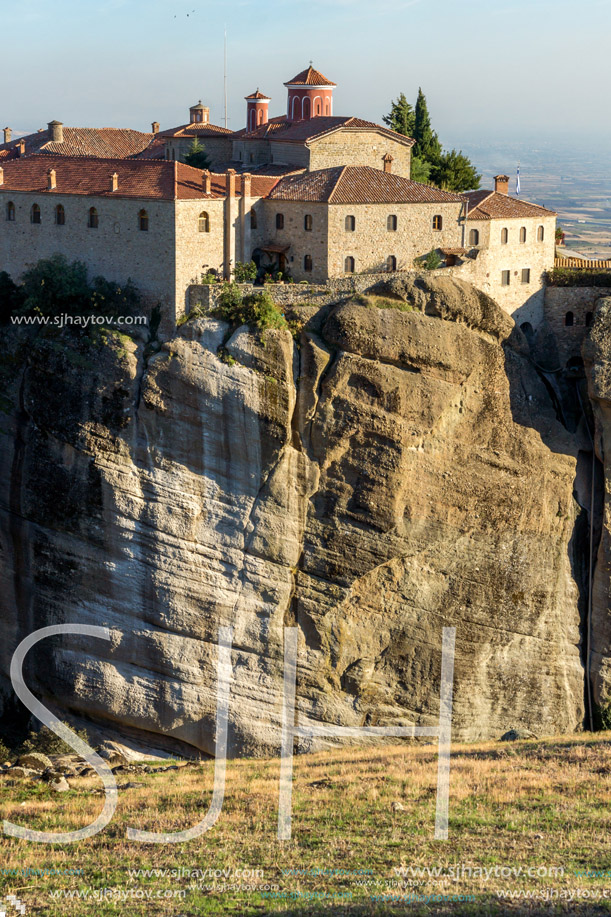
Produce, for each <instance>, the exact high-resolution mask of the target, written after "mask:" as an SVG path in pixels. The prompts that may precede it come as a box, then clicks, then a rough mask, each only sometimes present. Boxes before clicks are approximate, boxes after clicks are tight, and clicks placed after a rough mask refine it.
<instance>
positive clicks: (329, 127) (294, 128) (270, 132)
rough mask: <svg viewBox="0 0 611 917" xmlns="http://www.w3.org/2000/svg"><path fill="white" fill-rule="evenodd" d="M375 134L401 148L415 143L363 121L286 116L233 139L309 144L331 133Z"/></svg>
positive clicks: (360, 119) (344, 118) (410, 139)
mask: <svg viewBox="0 0 611 917" xmlns="http://www.w3.org/2000/svg"><path fill="white" fill-rule="evenodd" d="M338 130H347V131H353V132H356V131H364V130H366V131H376V133H378V134H382V135H383V136H384V137H389V138H392V139H393V140H396V141H397V142H398V143H401V144H403V145H404V146H409V147H412V146H413V145H414V143H415V141H414V140H412V138H411V137H405V136H404V135H403V134H397V133H396V131H391V130H389V128H387V127H382V125H380V124H376V123H375V122H374V121H364V120H363V119H362V118H351V117H340V116H338V117H335V116H333V117H319V118H311V119H310V120H309V121H289V120H288V119H287V117H286V115H282V116H281V117H279V118H271V119H270V120H269V121H268V122H267V124H261V125H260V126H259V127H257V128H255V130H254V131H250V133H248V132H246V131H245V130H241V131H237V132H236V133H235V134H234V138H235V139H239V138H240V137H243V138H244V139H245V140H278V141H281V142H282V143H300V144H303V143H308V142H309V141H311V140H317V139H318V138H319V137H323V136H325V135H327V134H331V133H333V131H338Z"/></svg>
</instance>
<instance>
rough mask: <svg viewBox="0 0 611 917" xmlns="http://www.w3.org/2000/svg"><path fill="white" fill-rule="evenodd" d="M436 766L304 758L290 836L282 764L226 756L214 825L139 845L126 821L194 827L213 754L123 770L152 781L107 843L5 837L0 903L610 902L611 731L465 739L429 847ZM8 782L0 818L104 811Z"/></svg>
mask: <svg viewBox="0 0 611 917" xmlns="http://www.w3.org/2000/svg"><path fill="white" fill-rule="evenodd" d="M436 761H437V758H436V748H435V747H434V746H432V745H414V744H413V743H411V744H404V745H400V746H399V745H393V746H389V747H385V748H362V747H361V748H359V749H348V750H342V751H330V752H325V753H320V754H316V755H311V756H307V757H301V758H296V759H295V776H294V798H293V837H292V839H291V840H290V841H287V842H279V841H278V840H277V839H276V827H277V808H278V774H279V764H278V761H277V760H240V761H233V762H230V763H229V764H228V768H227V787H226V795H225V802H224V805H223V810H222V812H221V815H220V818H219V820H218V822H217V824H216V825H215V827H213V828H212V830H210V831H209V832H208V833H207V834H205V835H204V836H203V837H202V838H199V839H198V840H195V841H192V842H190V843H185V844H180V845H164V846H157V845H156V846H150V845H144V844H135V843H132V842H128V841H127V840H126V837H125V833H126V828H127V827H128V826H132V827H135V828H141V829H145V830H151V831H161V830H164V831H176V830H181V829H184V828H186V827H190V826H191V825H193V824H195V823H196V822H198V821H199V820H200V819H201V818H202V817H203V816H204V814H205V813H206V811H207V809H208V805H209V800H210V795H211V789H212V780H213V768H214V765H213V763H212V762H209V763H205V764H201V765H194V766H189V767H185V768H181V769H180V770H176V771H167V772H164V773H156V774H154V773H149V774H142V775H137V776H133V775H129V776H125V775H122V774H118V775H117V782H118V783H119V785H121V784H122V783H125V782H126V781H128V780H129V781H131V782H135V783H138V784H141V785H140V786H135V787H132V788H130V789H125V790H123V791H121V792H120V794H119V797H120V798H119V805H118V808H117V811H116V813H115V817H114V819H113V821H112V822H111V824H110V825H109V826H108V827H107V828H106V829H105V830H104V831H103V832H102V833H101V834H98V835H97V836H96V837H94V838H92V839H90V840H87V841H83V842H81V843H79V844H76V845H67V846H63V845H62V846H60V845H52V846H50V845H43V844H33V843H30V842H27V841H20V840H16V839H13V838H6V837H4V838H3V839H2V840H1V841H0V844H1V849H2V858H1V866H0V873H1V876H0V878H1V881H2V886H3V888H2V896H6V895H8V894H14V895H15V896H17V897H18V898H19V899H20V900H21V901H23V903H24V904H25V905H26V915H30V914H41V915H50V917H55V915H62V917H63V915H66V917H72V915H75V917H76V915H79V917H80V915H95V917H98V915H99V917H106V915H117V914H126V915H132V914H134V915H147V917H152V915H158V914H159V915H161V914H163V915H170V917H179V915H184V917H186V915H199V914H202V915H211V914H240V915H262V914H290V915H309V914H338V915H369V914H412V915H421V914H422V915H424V914H526V913H528V914H554V913H581V914H606V913H610V912H611V808H610V804H611V780H610V774H611V733H598V734H596V735H593V736H592V735H581V736H578V737H575V736H571V737H563V738H557V739H549V740H545V741H525V742H516V743H498V742H497V743H488V744H481V745H456V746H454V747H453V752H452V772H451V790H450V837H449V840H448V841H447V842H440V841H437V842H436V841H435V840H434V820H435V795H436V794H435V790H436V778H437V773H436ZM0 783H1V790H2V792H1V795H0V799H1V802H2V805H1V810H2V816H3V818H7V819H9V820H10V821H13V822H16V823H17V824H20V825H23V826H24V827H29V828H35V829H44V830H53V831H58V830H64V831H65V830H70V829H74V828H77V827H81V826H83V825H85V824H87V823H88V822H89V821H91V820H93V818H94V817H95V816H96V815H97V814H98V813H99V811H100V809H101V805H102V800H101V796H100V795H99V794H98V793H96V792H95V790H96V788H97V787H98V785H99V784H98V782H97V778H82V779H79V780H73V781H71V784H72V789H71V790H70V791H69V792H67V793H62V794H58V793H55V792H53V791H51V790H50V789H49V788H48V787H47V785H45V784H42V783H41V782H36V783H29V782H27V781H25V780H21V781H16V780H15V781H13V782H12V783H11V782H10V781H9V780H8V778H6V777H3V778H2V779H1V781H0ZM37 870H38V871H45V870H48V871H49V872H47V873H46V874H41V873H40V872H39V873H38V874H37V873H36V871H37ZM66 870H81V872H80V874H78V875H69V874H66V872H65V871H66ZM136 870H144V872H141V873H140V874H136V873H135V871H136ZM172 870H174V873H172ZM205 870H209V872H207V873H205V872H204V871H205ZM214 870H219V871H220V873H219V875H217V876H214V875H213V872H211V871H214ZM528 870H530V873H531V874H530V875H529V874H528V872H527V871H528ZM28 871H31V872H30V873H29V874H28ZM52 871H55V874H52ZM198 871H199V872H198ZM249 871H258V874H257V875H253V873H252V872H249ZM607 871H608V875H607V876H605V872H607ZM596 873H598V875H595V874H596ZM519 893H523V895H522V898H520V897H518V895H519ZM605 893H606V894H607V895H608V896H609V897H608V899H605V898H604V895H605ZM503 894H504V895H508V896H509V895H514V897H502V895H503ZM500 895H501V897H500ZM529 896H530V897H529ZM461 898H462V900H460V899H461ZM435 899H439V900H435ZM467 899H471V900H467ZM0 911H2V906H0ZM12 913H14V911H12V910H11V909H10V908H9V909H8V910H7V917H9V915H11V914H12ZM15 913H16V912H15Z"/></svg>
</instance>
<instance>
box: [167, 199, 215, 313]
mask: <svg viewBox="0 0 611 917" xmlns="http://www.w3.org/2000/svg"><path fill="white" fill-rule="evenodd" d="M204 211H205V212H206V213H207V214H208V217H209V226H210V232H200V231H199V217H200V214H201V213H203V212H204ZM224 238H225V201H224V200H223V199H216V200H195V201H177V202H176V288H175V296H176V314H177V316H178V315H181V314H182V312H183V311H184V308H185V291H186V289H187V287H189V285H190V284H192V283H193V282H194V281H195V282H197V281H198V280H199V279H200V276H201V274H203V273H206V272H207V271H208V270H209V269H210V268H214V270H216V271H218V272H220V273H222V271H223V262H224Z"/></svg>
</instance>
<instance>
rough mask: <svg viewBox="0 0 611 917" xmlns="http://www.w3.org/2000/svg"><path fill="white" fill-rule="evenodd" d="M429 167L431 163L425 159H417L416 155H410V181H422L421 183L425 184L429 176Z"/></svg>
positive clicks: (430, 167)
mask: <svg viewBox="0 0 611 917" xmlns="http://www.w3.org/2000/svg"><path fill="white" fill-rule="evenodd" d="M431 169H432V165H431V163H430V162H427V161H426V159H418V157H417V156H412V168H411V172H410V175H411V178H412V181H419V182H422V184H423V185H426V184H427V182H429V181H430V178H431Z"/></svg>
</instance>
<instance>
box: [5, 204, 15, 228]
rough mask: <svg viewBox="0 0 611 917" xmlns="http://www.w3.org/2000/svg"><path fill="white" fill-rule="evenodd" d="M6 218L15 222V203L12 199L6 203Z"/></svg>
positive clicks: (10, 221)
mask: <svg viewBox="0 0 611 917" xmlns="http://www.w3.org/2000/svg"><path fill="white" fill-rule="evenodd" d="M6 218H7V220H8V221H9V223H14V222H15V205H14V204H13V202H12V201H9V202H8V204H7V205H6Z"/></svg>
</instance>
